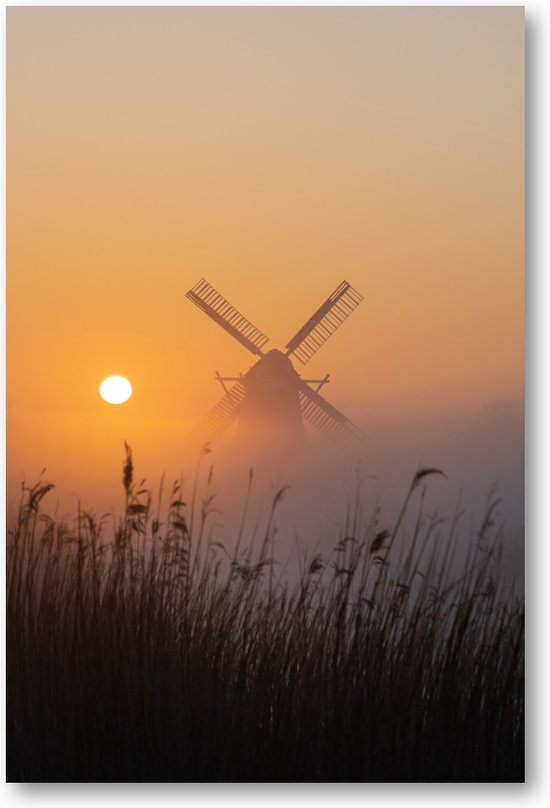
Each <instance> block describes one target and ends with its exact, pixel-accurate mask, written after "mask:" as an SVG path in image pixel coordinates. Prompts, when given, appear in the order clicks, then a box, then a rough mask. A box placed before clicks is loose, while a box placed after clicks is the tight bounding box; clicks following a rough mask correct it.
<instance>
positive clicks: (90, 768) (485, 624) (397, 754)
mask: <svg viewBox="0 0 550 808" xmlns="http://www.w3.org/2000/svg"><path fill="white" fill-rule="evenodd" d="M436 471H437V470H435V469H424V470H421V471H420V472H419V473H418V474H417V475H416V476H415V478H414V479H413V481H412V483H411V487H410V489H409V491H408V492H407V493H406V497H405V503H404V507H403V510H402V512H401V514H400V516H399V517H398V519H397V521H396V523H395V524H394V525H390V526H385V527H383V526H382V525H381V524H380V522H379V515H378V514H373V515H372V517H371V518H369V519H366V520H364V519H363V517H362V515H361V503H360V501H357V502H355V503H354V505H353V508H352V509H351V510H350V512H349V513H348V516H347V519H346V521H345V524H344V527H343V529H342V533H341V535H339V536H337V537H336V541H335V546H334V550H333V552H332V554H331V555H330V556H329V557H323V556H321V555H320V554H318V553H317V552H315V551H311V552H309V553H308V552H305V553H302V554H301V556H300V564H299V572H298V574H297V575H296V576H294V578H293V579H291V578H289V577H285V573H282V572H281V569H280V566H279V565H278V564H277V563H276V559H275V558H274V549H273V548H274V536H275V530H276V519H277V509H278V508H279V507H280V504H281V501H282V499H283V497H284V489H281V490H280V491H278V492H277V493H276V494H275V496H274V498H273V502H272V506H271V510H270V512H269V514H268V515H267V518H266V521H265V524H264V525H263V527H262V530H261V531H256V536H255V538H254V540H252V537H250V536H246V535H245V530H244V518H243V523H242V525H241V528H240V530H239V531H238V535H237V536H235V537H231V538H232V540H233V541H232V545H231V546H232V547H233V549H232V551H231V552H230V551H229V550H228V549H227V548H228V547H229V546H230V544H229V543H228V544H227V546H224V545H222V544H221V543H218V542H216V541H214V539H213V534H212V530H211V526H212V522H213V520H212V515H213V514H212V510H213V502H214V500H213V497H212V494H211V491H210V488H209V483H210V478H209V477H207V479H206V483H205V484H206V489H205V490H203V492H202V494H201V493H199V490H198V489H199V488H200V485H199V482H198V481H199V477H200V479H201V480H202V478H203V477H204V476H205V475H206V472H205V473H204V474H203V473H202V471H201V472H200V474H199V470H198V471H197V482H196V483H195V484H194V485H193V490H192V492H191V501H190V503H189V504H186V503H185V502H184V499H183V497H184V493H183V492H182V490H181V486H180V484H178V483H176V484H174V486H173V487H172V489H171V491H170V497H169V500H168V502H167V503H166V506H165V508H164V509H163V508H162V507H161V503H160V497H158V498H157V502H156V505H155V506H154V505H153V497H152V495H151V493H150V492H149V491H148V490H147V489H146V488H144V487H143V486H141V487H140V486H136V485H134V482H133V466H132V457H131V452H130V450H129V449H128V448H127V455H126V462H125V466H124V475H123V483H124V489H125V513H124V515H123V517H122V518H121V519H120V520H119V521H118V522H117V521H114V520H113V519H112V517H105V518H103V519H99V518H97V517H96V516H95V515H94V514H92V513H90V512H88V511H85V510H79V511H78V513H77V515H76V516H75V519H74V521H73V522H72V523H70V524H67V523H64V522H63V521H60V520H54V519H52V518H51V517H49V516H48V515H46V514H45V513H43V511H42V500H43V498H44V496H45V495H46V494H47V493H48V491H49V490H50V488H51V486H50V485H48V484H45V483H39V484H37V485H35V486H34V487H30V488H25V489H24V492H23V498H22V502H21V506H20V509H19V515H18V519H17V521H16V524H15V527H14V528H13V530H12V531H11V532H10V533H9V536H8V549H7V565H8V575H7V686H8V697H7V719H8V745H7V753H8V780H10V781H33V782H37V781H65V782H67V781H68V782H74V781H133V782H135V781H148V782H166V781H169V782H183V781H193V782H196V781H200V782H202V781H226V782H231V781H239V782H240V781H254V782H266V781H269V782H271V781H287V782H292V781H294V782H296V781H300V782H302V781H308V782H310V781H348V782H349V781H377V782H387V781H395V782H404V781H410V782H414V781H439V782H442V781H521V780H522V779H523V776H524V774H523V772H524V768H523V611H522V605H521V602H520V600H519V599H518V598H517V597H515V595H514V593H513V590H511V589H505V588H503V586H502V584H501V582H500V580H501V579H500V578H499V566H500V549H499V547H500V544H499V532H498V529H497V527H496V525H495V524H494V523H493V518H492V514H493V509H492V507H491V506H489V508H488V513H487V516H486V518H485V519H484V521H483V523H482V524H481V525H480V526H479V530H478V531H476V532H474V533H473V534H472V536H471V539H470V541H469V546H468V548H467V551H466V552H463V551H464V548H463V547H462V546H461V545H460V540H459V536H460V535H461V534H460V531H459V530H458V527H457V526H458V518H457V519H454V520H451V522H450V523H448V522H443V521H441V520H437V519H435V518H429V517H428V516H427V515H426V514H425V513H424V512H423V507H422V501H423V490H424V486H425V485H426V484H428V482H429V480H428V478H429V475H430V474H432V473H435V472H436ZM250 484H251V485H252V477H251V479H250ZM244 493H245V492H243V494H244ZM249 493H250V491H249V492H248V495H247V500H248V496H249ZM411 508H415V509H417V510H416V514H415V513H414V512H412V516H413V517H414V518H413V519H412V527H410V528H407V520H406V518H405V516H406V513H407V512H409V511H410V509H411ZM409 521H411V520H409ZM407 531H410V532H407ZM458 556H461V557H462V563H461V569H460V570H458V571H457V561H456V559H457V557H458ZM292 581H293V582H292Z"/></svg>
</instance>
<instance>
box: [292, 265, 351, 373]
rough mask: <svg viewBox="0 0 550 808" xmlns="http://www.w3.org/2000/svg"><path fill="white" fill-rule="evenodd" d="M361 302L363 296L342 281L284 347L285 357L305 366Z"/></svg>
mask: <svg viewBox="0 0 550 808" xmlns="http://www.w3.org/2000/svg"><path fill="white" fill-rule="evenodd" d="M362 300H363V295H361V294H359V292H357V291H356V290H355V289H353V288H352V287H351V286H350V285H349V283H348V282H347V281H342V283H341V284H340V286H339V287H338V288H337V289H335V290H334V292H333V293H332V294H331V296H330V297H329V298H328V299H327V300H325V302H324V303H323V305H322V306H320V307H319V308H318V309H317V311H316V312H315V314H314V315H313V316H312V317H310V318H309V320H308V321H307V323H306V324H305V325H304V326H303V327H302V328H301V329H300V330H299V331H298V333H297V334H295V335H294V337H293V338H292V339H291V340H290V342H288V343H287V344H286V345H285V348H286V349H287V350H286V355H287V356H295V357H296V358H297V359H299V360H300V362H301V363H302V364H304V365H305V363H306V362H309V360H310V359H311V357H312V356H313V355H314V354H315V353H316V351H318V350H319V348H320V347H321V345H323V344H324V343H325V342H326V341H327V339H328V338H329V337H330V335H331V334H334V332H335V331H336V329H337V328H339V327H340V326H341V325H342V323H343V322H344V320H345V319H346V317H348V316H349V315H350V314H351V313H352V311H353V310H354V309H355V308H356V307H357V306H358V305H359V303H360V302H361V301H362Z"/></svg>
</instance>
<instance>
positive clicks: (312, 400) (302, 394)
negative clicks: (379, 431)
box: [298, 383, 364, 438]
mask: <svg viewBox="0 0 550 808" xmlns="http://www.w3.org/2000/svg"><path fill="white" fill-rule="evenodd" d="M298 395H299V398H300V408H301V410H302V417H303V418H304V420H305V421H308V422H309V423H310V424H313V426H315V427H317V429H319V430H320V432H323V433H324V434H325V435H329V436H331V437H350V436H351V437H354V438H363V437H364V433H363V432H362V431H361V430H360V429H359V427H357V426H355V424H354V423H352V422H351V421H350V420H348V419H347V418H346V417H345V415H342V413H341V412H339V410H337V409H336V407H333V406H332V404H329V403H328V401H326V400H325V399H324V398H323V397H322V396H320V395H319V393H316V392H315V390H312V389H311V388H310V387H308V386H307V384H305V383H302V384H301V385H300V391H299V393H298Z"/></svg>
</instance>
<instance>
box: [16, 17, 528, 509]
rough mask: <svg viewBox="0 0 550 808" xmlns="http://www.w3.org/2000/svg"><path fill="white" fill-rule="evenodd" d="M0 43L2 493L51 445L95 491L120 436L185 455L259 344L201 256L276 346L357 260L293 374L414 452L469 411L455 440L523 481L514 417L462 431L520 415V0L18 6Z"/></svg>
mask: <svg viewBox="0 0 550 808" xmlns="http://www.w3.org/2000/svg"><path fill="white" fill-rule="evenodd" d="M7 49H8V50H7V436H8V447H7V450H8V501H10V499H12V498H13V497H14V495H15V493H16V491H17V487H18V486H19V485H20V482H21V479H22V476H23V474H24V475H25V476H26V478H27V479H28V480H29V481H31V482H32V481H34V480H35V479H36V476H37V475H38V473H39V472H40V470H41V469H42V468H43V467H46V468H47V477H48V479H50V480H52V481H53V482H55V483H56V484H57V486H58V490H59V492H60V496H61V495H62V494H63V493H64V492H65V493H70V494H72V493H75V494H78V495H79V496H80V497H81V498H82V499H84V500H86V501H87V502H88V503H89V504H92V505H93V504H94V501H97V502H99V501H100V500H101V502H102V503H103V499H105V497H107V498H108V496H111V494H110V493H109V494H107V493H106V492H109V491H111V490H112V488H113V486H119V484H120V483H119V480H120V466H121V462H122V454H123V453H122V441H123V440H124V439H126V440H128V442H129V443H130V444H131V445H132V446H133V448H134V452H135V454H136V457H137V458H138V460H139V467H140V469H141V470H142V471H143V476H147V477H148V478H149V479H151V480H152V481H156V480H157V479H158V478H159V477H160V474H161V472H162V471H163V470H168V471H169V472H170V471H172V470H174V471H175V472H179V470H180V469H181V468H184V467H185V466H186V464H187V463H188V458H187V457H186V456H185V441H186V436H187V433H188V432H189V430H190V429H191V428H192V427H193V425H194V424H195V423H196V421H197V420H199V419H200V418H201V417H202V415H203V414H204V413H205V411H206V410H207V409H208V408H209V407H211V406H212V405H213V404H214V403H215V402H216V400H217V399H218V398H219V395H220V390H219V388H218V386H217V385H216V383H215V382H214V380H213V373H214V371H215V370H219V371H220V372H222V373H225V374H229V375H232V374H235V373H238V372H240V371H244V370H246V369H247V368H248V366H249V365H250V356H249V355H248V354H247V352H246V351H245V350H244V349H243V348H241V346H239V345H238V344H237V343H236V342H234V341H232V340H231V338H230V337H229V336H227V335H226V334H224V333H223V332H222V331H221V330H220V329H219V328H217V327H216V326H215V325H214V324H213V323H212V322H211V321H210V320H208V318H206V317H205V316H204V315H203V314H202V313H201V312H200V311H198V310H197V309H196V308H195V307H193V306H192V305H191V304H190V303H189V302H188V301H187V300H186V299H185V292H186V291H187V290H188V289H189V288H190V287H191V286H193V285H194V283H195V282H196V281H197V280H198V279H199V278H200V277H202V276H204V277H206V278H207V279H208V280H209V281H210V282H211V283H212V284H213V285H214V286H215V287H216V288H217V289H218V290H219V291H220V292H221V293H222V294H223V295H224V296H225V297H227V298H228V299H229V300H230V302H231V303H233V305H235V306H236V307H237V308H238V309H240V310H241V311H242V312H243V314H245V316H247V317H248V318H249V319H250V320H252V322H253V323H254V324H255V325H257V326H258V327H259V328H260V329H261V330H263V331H264V332H265V333H267V334H268V335H269V336H270V337H271V340H272V343H271V347H282V346H283V345H284V344H285V342H286V341H287V340H288V339H289V337H290V336H291V335H292V334H294V332H295V331H296V330H297V329H298V328H299V327H300V326H301V325H302V324H303V323H304V321H305V320H306V319H307V318H308V317H309V316H310V314H311V313H312V312H313V310H314V309H315V308H317V306H318V305H319V304H320V303H321V302H322V301H323V300H324V299H325V298H326V297H327V296H328V294H329V293H330V292H332V290H333V289H334V288H335V287H336V286H337V285H338V284H339V283H340V281H341V280H342V279H344V278H345V279H347V280H348V281H349V282H350V283H351V284H352V285H353V286H355V287H356V288H357V289H358V290H359V291H360V292H361V293H362V294H363V295H364V296H365V300H364V302H363V303H362V304H361V306H360V307H359V308H358V309H357V311H356V312H355V313H354V314H353V315H352V316H351V317H350V319H349V320H348V321H347V322H346V323H345V324H344V326H343V327H342V328H341V329H340V331H339V332H338V333H336V334H335V335H334V336H333V337H332V338H331V340H330V341H329V342H328V343H327V344H326V345H325V346H324V347H323V349H322V350H320V351H319V353H318V354H317V355H316V356H315V357H314V359H313V360H312V361H311V362H310V363H309V365H308V366H307V371H306V375H308V376H309V375H312V376H317V375H320V376H322V375H324V374H325V372H330V373H331V379H332V381H331V383H330V385H328V387H327V388H325V389H326V397H327V399H328V400H330V401H331V402H332V403H333V404H334V405H335V406H337V407H338V408H339V409H340V410H342V411H343V412H345V413H346V415H348V416H349V417H350V418H351V419H352V420H353V421H355V422H356V423H357V424H358V425H359V426H360V427H361V428H362V429H363V430H364V431H365V432H366V434H367V447H368V446H369V441H370V442H371V445H372V446H373V447H374V446H375V445H376V447H377V452H378V455H376V456H377V457H378V456H379V457H381V458H382V457H383V456H384V454H385V448H386V447H387V449H388V452H387V453H386V454H388V455H389V454H391V456H392V457H396V458H398V459H399V458H400V457H401V458H402V460H403V463H406V464H407V468H409V467H410V466H411V463H412V464H414V463H415V462H416V461H417V459H418V456H417V453H418V452H419V451H420V448H419V446H420V443H419V442H420V441H421V440H422V441H424V446H425V447H426V449H427V448H428V447H431V445H433V444H434V443H436V438H435V437H434V436H435V435H436V434H447V433H449V434H450V433H452V434H459V435H462V434H463V432H461V430H465V429H466V430H467V429H469V426H468V425H472V424H474V425H475V428H474V430H473V432H472V430H470V432H469V433H468V434H469V435H470V439H469V440H470V444H469V445H471V452H470V454H467V457H466V458H464V457H462V456H461V457H462V459H461V461H460V463H461V464H462V465H460V463H458V461H457V464H458V465H460V468H461V469H464V468H467V466H468V464H469V463H470V464H471V465H472V466H479V464H480V463H481V464H483V463H485V464H487V465H488V466H489V468H488V470H487V478H488V479H489V478H490V477H491V476H492V474H493V467H495V468H497V467H500V468H501V471H502V465H503V463H504V464H508V467H509V468H504V473H505V474H507V473H509V472H510V473H512V478H513V480H514V481H515V483H514V484H515V485H516V488H517V490H516V493H517V496H518V497H520V496H521V492H520V489H519V487H518V486H519V485H520V477H521V468H522V456H521V450H520V448H518V447H519V443H518V442H516V443H515V444H514V449H513V451H510V452H509V453H508V454H506V456H505V458H504V459H503V458H502V456H501V454H499V453H498V452H497V453H496V454H495V455H494V457H492V458H488V457H487V451H488V449H487V445H488V444H484V443H483V442H479V441H477V439H476V438H475V437H472V435H474V436H475V434H477V433H476V432H475V430H476V429H478V427H479V424H480V423H481V424H483V419H484V418H485V417H486V416H487V414H489V415H491V413H494V412H495V411H497V412H501V411H502V410H503V409H504V411H505V412H507V413H512V415H514V417H515V418H516V420H515V422H514V423H515V428H516V430H517V429H520V427H519V425H520V423H521V417H522V396H523V237H524V219H523V206H524V117H523V113H524V12H523V8H520V7H516V8H514V7H500V8H499V7H477V8H476V7H455V8H453V7H439V8H437V7H431V8H429V7H424V8H414V7H409V8H404V7H401V8H391V7H378V8H376V7H372V8H368V7H349V8H326V7H310V8H307V7H306V8H293V7H289V8H283V7H279V8H276V7H259V8H246V7H241V8H207V7H202V8H200V7H198V8H182V7H180V8H174V7H172V8H169V7H167V8H140V7H134V8H130V7H126V8H101V7H95V8H85V7H75V8H69V7H57V8H44V7H42V8H37V7H34V8H32V7H27V8H25V7H17V8H13V7H12V8H9V9H8V10H7ZM114 373H118V374H122V375H125V376H127V377H128V378H129V379H130V380H131V382H132V384H133V385H134V396H133V397H132V399H131V400H130V402H128V404H126V405H124V406H121V407H112V406H109V405H107V404H105V403H104V402H102V401H101V399H100V398H99V395H98V392H97V390H98V385H99V382H100V381H101V380H102V379H103V378H104V377H105V376H107V375H110V374H114ZM495 402H497V406H496V408H495ZM499 408H500V409H499ZM432 428H434V429H436V431H435V432H433V433H432V432H430V430H431V429H432ZM399 430H401V433H402V434H403V435H409V436H410V439H409V441H408V442H407V443H406V445H404V446H403V447H402V449H403V451H402V453H401V455H400V453H399V447H398V446H397V445H396V443H395V435H396V434H397V432H398V431H399ZM437 430H439V432H438V431H437ZM401 433H400V434H401ZM412 436H417V438H418V441H417V442H416V443H415V440H414V439H413V437H412ZM430 436H432V437H430ZM392 441H393V442H392ZM500 441H501V439H500V438H497V439H496V442H495V446H497V447H498V451H499V452H500V451H501V447H500ZM458 444H461V451H462V453H463V454H464V441H463V440H462V438H459V439H458ZM492 445H493V444H491V446H492ZM484 446H485V448H483V447H484ZM390 447H391V452H390ZM476 447H477V448H476ZM373 451H374V450H373ZM476 451H477V454H476ZM405 452H408V453H410V457H409V456H408V454H407V455H406V454H405ZM484 452H485V454H483V453H484ZM373 456H374V454H373ZM426 459H427V458H426ZM491 461H494V462H493V463H492V465H491ZM372 462H374V461H372ZM512 467H513V468H512ZM102 498H103V499H102Z"/></svg>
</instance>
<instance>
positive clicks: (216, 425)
mask: <svg viewBox="0 0 550 808" xmlns="http://www.w3.org/2000/svg"><path fill="white" fill-rule="evenodd" d="M243 398H244V387H243V386H242V384H241V382H237V384H234V385H233V387H231V388H230V389H229V390H228V391H227V393H226V394H225V395H224V396H223V398H221V399H220V400H219V401H218V403H217V404H216V405H215V407H212V409H211V410H210V412H208V413H207V414H206V415H205V416H204V418H203V419H202V421H200V423H198V424H197V426H196V427H195V428H194V430H193V435H194V436H195V437H197V438H198V437H201V438H209V437H211V436H212V435H213V434H215V433H217V432H222V431H223V430H224V429H226V428H227V427H228V426H229V425H230V424H231V423H232V422H233V421H234V420H235V418H237V417H238V409H239V404H240V403H241V401H242V400H243Z"/></svg>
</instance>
